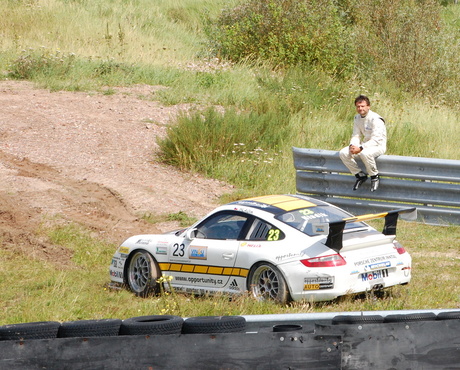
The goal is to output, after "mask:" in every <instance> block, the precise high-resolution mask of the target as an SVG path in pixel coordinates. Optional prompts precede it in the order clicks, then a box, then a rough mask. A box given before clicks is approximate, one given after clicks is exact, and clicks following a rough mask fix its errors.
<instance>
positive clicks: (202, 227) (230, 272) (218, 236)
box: [169, 211, 248, 293]
mask: <svg viewBox="0 0 460 370" xmlns="http://www.w3.org/2000/svg"><path fill="white" fill-rule="evenodd" d="M247 221H248V215H246V214H244V213H241V212H237V211H222V212H218V213H215V214H213V215H211V216H210V217H208V218H206V219H205V220H203V221H202V222H201V223H200V224H198V225H197V227H196V230H195V231H194V238H192V240H188V239H187V238H185V237H184V238H183V240H182V241H181V242H180V243H179V242H177V243H175V244H174V245H173V246H172V248H170V254H169V262H170V266H169V270H170V271H169V275H171V276H173V285H175V286H178V287H182V288H188V289H185V290H187V291H189V290H190V291H197V292H200V293H202V290H217V289H219V288H223V287H224V286H225V285H226V284H227V282H228V280H229V279H230V277H231V276H235V275H237V274H238V271H239V270H240V269H234V268H233V267H234V266H235V261H236V258H237V253H238V244H239V243H238V239H239V238H240V235H242V234H243V233H244V230H245V227H246V224H247Z"/></svg>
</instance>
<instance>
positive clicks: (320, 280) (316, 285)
mask: <svg viewBox="0 0 460 370" xmlns="http://www.w3.org/2000/svg"><path fill="white" fill-rule="evenodd" d="M303 282H304V285H303V290H321V289H332V288H334V277H333V276H321V277H314V278H304V280H303Z"/></svg>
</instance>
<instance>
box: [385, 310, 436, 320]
mask: <svg viewBox="0 0 460 370" xmlns="http://www.w3.org/2000/svg"><path fill="white" fill-rule="evenodd" d="M427 320H436V314H435V313H433V312H421V313H410V314H392V315H387V316H385V319H384V322H408V321H427Z"/></svg>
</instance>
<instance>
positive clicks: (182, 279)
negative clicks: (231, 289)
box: [174, 276, 223, 285]
mask: <svg viewBox="0 0 460 370" xmlns="http://www.w3.org/2000/svg"><path fill="white" fill-rule="evenodd" d="M174 279H175V280H176V281H180V282H187V283H191V284H210V285H222V284H223V280H222V279H213V278H207V277H190V276H188V277H187V276H175V277H174Z"/></svg>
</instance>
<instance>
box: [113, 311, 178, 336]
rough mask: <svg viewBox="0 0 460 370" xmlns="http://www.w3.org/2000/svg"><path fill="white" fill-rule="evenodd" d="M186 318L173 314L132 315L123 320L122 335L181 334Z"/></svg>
mask: <svg viewBox="0 0 460 370" xmlns="http://www.w3.org/2000/svg"><path fill="white" fill-rule="evenodd" d="M183 323H184V319H183V318H182V317H180V316H173V315H151V316H138V317H131V318H129V319H126V320H123V322H122V323H121V327H120V335H155V334H160V335H162V334H180V332H181V331H182V324H183Z"/></svg>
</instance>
